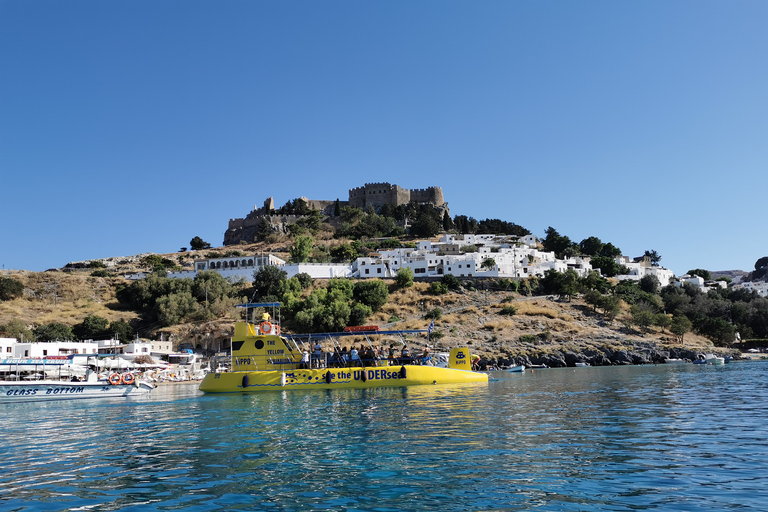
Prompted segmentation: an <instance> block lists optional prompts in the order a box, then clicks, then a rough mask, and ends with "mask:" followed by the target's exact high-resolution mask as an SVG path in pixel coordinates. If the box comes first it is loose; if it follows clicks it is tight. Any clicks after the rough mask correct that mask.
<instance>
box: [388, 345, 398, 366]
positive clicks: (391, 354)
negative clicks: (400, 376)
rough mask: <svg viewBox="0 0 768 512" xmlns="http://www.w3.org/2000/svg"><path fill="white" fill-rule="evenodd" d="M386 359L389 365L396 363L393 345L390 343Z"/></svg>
mask: <svg viewBox="0 0 768 512" xmlns="http://www.w3.org/2000/svg"><path fill="white" fill-rule="evenodd" d="M387 360H388V362H389V365H390V366H392V365H394V364H396V363H397V358H396V357H395V346H394V345H393V344H392V343H390V344H389V351H388V352H387Z"/></svg>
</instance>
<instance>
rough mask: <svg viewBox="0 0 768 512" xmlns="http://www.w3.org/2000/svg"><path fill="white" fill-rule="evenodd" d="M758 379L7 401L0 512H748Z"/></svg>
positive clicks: (755, 496) (675, 376)
mask: <svg viewBox="0 0 768 512" xmlns="http://www.w3.org/2000/svg"><path fill="white" fill-rule="evenodd" d="M766 370H768V365H767V364H765V363H743V364H731V365H726V366H724V367H695V366H693V365H679V366H674V367H671V366H669V367H664V366H659V367H623V368H582V369H578V370H577V371H574V370H573V369H562V370H559V369H558V370H555V369H551V370H543V371H536V372H535V373H533V374H525V375H523V376H514V378H512V377H507V376H505V375H501V376H500V377H499V378H498V379H495V380H494V381H492V382H491V383H489V384H488V385H476V386H475V385H471V386H424V387H412V388H389V389H374V390H337V391H308V392H303V391H294V392H290V393H287V392H281V391H275V392H268V393H263V394H259V395H225V396H209V395H206V396H203V395H200V394H199V392H197V390H196V388H195V387H194V386H187V385H179V386H166V387H163V388H160V389H158V390H156V392H155V393H153V396H151V397H148V398H137V399H133V398H131V399H128V400H123V399H120V400H112V399H109V400H105V401H84V403H72V402H61V403H58V404H57V403H47V404H39V403H38V404H14V405H8V406H5V407H4V408H3V412H4V413H5V414H3V415H2V418H0V428H2V429H3V431H4V432H5V433H6V434H5V435H4V439H3V443H2V444H1V445H0V461H2V462H0V509H2V510H18V511H59V510H121V511H130V510H142V511H148V510H150V511H151V510H158V511H160V510H163V511H164V510H185V511H195V510H275V511H301V510H308V509H317V510H345V511H355V510H370V511H394V510H398V511H400V510H414V511H416V510H438V509H439V510H456V511H480V510H506V511H513V510H542V511H543V510H552V511H583V510H586V511H602V510H610V511H623V510H627V511H629V510H638V509H646V510H652V509H660V510H697V511H700V510H713V511H714V510H730V509H738V510H764V509H765V506H764V504H763V502H764V500H765V491H764V488H766V484H768V477H767V476H766V475H768V471H766V470H767V469H768V462H767V461H768V457H767V455H768V448H766V447H765V445H764V443H763V442H762V439H763V437H765V436H764V434H765V429H764V423H765V420H764V419H763V418H765V417H766V406H765V405H764V404H763V402H762V397H761V392H762V389H765V384H766V377H765V375H766Z"/></svg>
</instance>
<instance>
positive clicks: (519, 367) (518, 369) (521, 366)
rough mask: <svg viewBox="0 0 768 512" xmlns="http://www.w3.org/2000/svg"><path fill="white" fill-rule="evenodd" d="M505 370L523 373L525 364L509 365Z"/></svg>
mask: <svg viewBox="0 0 768 512" xmlns="http://www.w3.org/2000/svg"><path fill="white" fill-rule="evenodd" d="M507 372H509V373H525V365H524V364H519V365H517V366H511V367H509V368H507Z"/></svg>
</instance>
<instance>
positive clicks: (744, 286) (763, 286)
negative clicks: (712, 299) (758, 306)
mask: <svg viewBox="0 0 768 512" xmlns="http://www.w3.org/2000/svg"><path fill="white" fill-rule="evenodd" d="M733 289H734V290H750V291H755V292H757V294H758V295H760V296H761V297H768V283H766V282H765V281H758V282H752V281H745V282H743V283H739V284H735V285H733Z"/></svg>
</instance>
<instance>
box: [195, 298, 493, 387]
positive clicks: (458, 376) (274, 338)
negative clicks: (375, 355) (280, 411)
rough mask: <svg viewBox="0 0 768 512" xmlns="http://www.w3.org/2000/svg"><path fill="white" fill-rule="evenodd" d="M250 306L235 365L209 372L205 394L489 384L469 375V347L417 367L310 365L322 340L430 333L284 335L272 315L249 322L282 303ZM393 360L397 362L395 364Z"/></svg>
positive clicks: (240, 327) (238, 326) (236, 342)
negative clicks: (255, 312)
mask: <svg viewBox="0 0 768 512" xmlns="http://www.w3.org/2000/svg"><path fill="white" fill-rule="evenodd" d="M240 307H245V308H246V321H244V322H237V323H235V333H234V336H233V337H232V366H231V370H232V371H228V372H216V373H208V374H207V375H206V376H205V378H204V379H203V380H202V382H201V383H200V390H201V391H203V392H205V393H243V392H245V393H251V392H259V391H270V390H283V389H285V390H288V389H338V388H378V387H395V386H415V385H420V384H456V383H470V382H488V375H487V374H485V373H480V372H475V371H471V369H470V362H469V349H468V348H466V347H461V348H454V349H453V350H452V351H451V352H450V354H449V357H448V358H447V362H444V363H443V366H431V365H430V364H413V363H415V362H421V360H420V359H419V358H416V359H412V360H409V361H408V362H407V364H406V362H405V361H404V360H403V359H398V360H397V364H394V365H391V364H390V363H391V362H390V361H387V360H386V359H382V360H378V361H366V360H360V362H359V363H357V362H354V363H356V364H357V366H349V364H350V363H342V364H338V366H341V367H334V366H337V365H334V364H327V363H328V362H327V361H326V360H325V358H322V359H319V358H314V359H312V360H310V361H307V360H306V359H307V357H306V355H305V351H308V344H311V341H312V340H315V341H317V340H321V339H322V340H324V341H325V342H326V344H327V343H328V342H330V343H332V344H333V346H334V347H335V348H336V349H338V348H339V347H338V343H337V341H336V338H337V337H340V336H358V337H360V338H362V339H364V340H365V341H366V342H367V343H368V344H369V345H370V343H371V342H370V336H372V335H400V336H402V335H403V334H406V333H427V332H428V331H427V330H418V331H416V330H413V331H379V330H378V328H374V327H368V328H353V329H351V330H349V331H347V332H343V333H323V334H312V335H307V336H305V337H293V336H285V335H283V334H282V333H281V330H280V321H279V318H278V319H277V320H276V321H271V319H270V318H269V317H268V315H265V316H264V317H263V321H262V322H261V323H259V324H257V323H255V322H249V321H248V310H250V309H251V308H265V307H273V308H279V307H280V303H258V304H242V305H241V306H240ZM392 362H394V361H392Z"/></svg>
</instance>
